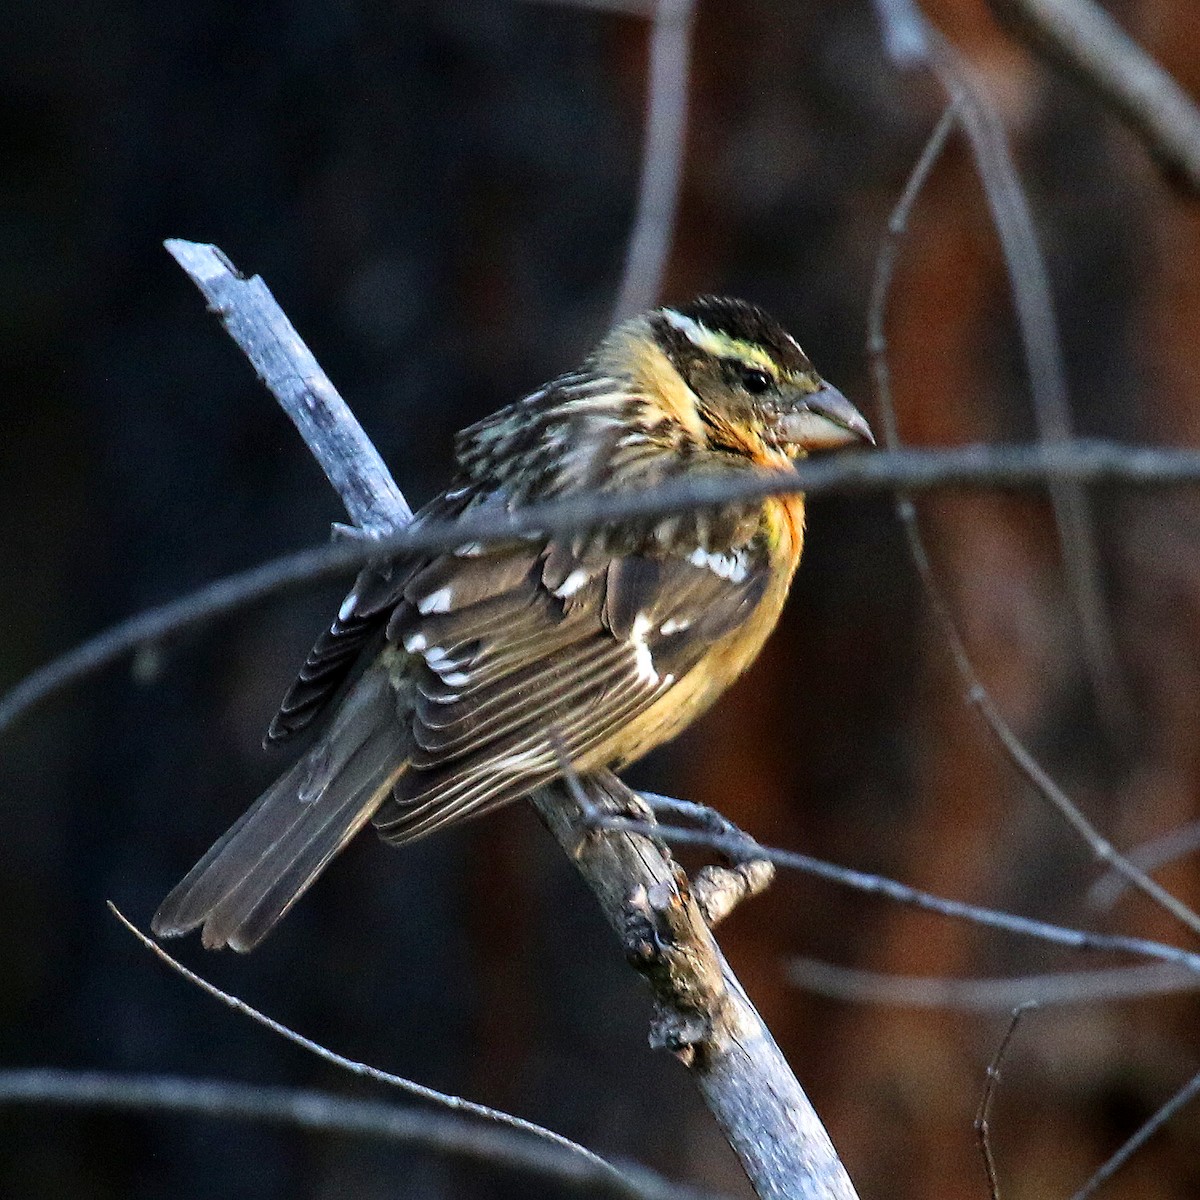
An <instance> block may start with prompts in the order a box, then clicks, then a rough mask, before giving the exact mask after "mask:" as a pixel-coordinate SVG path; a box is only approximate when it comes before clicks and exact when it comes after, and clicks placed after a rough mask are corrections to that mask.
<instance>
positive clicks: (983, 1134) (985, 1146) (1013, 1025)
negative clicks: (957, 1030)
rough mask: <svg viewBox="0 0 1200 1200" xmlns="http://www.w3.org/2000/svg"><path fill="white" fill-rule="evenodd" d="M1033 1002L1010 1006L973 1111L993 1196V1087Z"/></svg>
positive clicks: (996, 1185) (996, 1189)
mask: <svg viewBox="0 0 1200 1200" xmlns="http://www.w3.org/2000/svg"><path fill="white" fill-rule="evenodd" d="M1035 1008H1037V1005H1036V1004H1020V1005H1018V1006H1017V1007H1016V1008H1015V1009H1013V1014H1012V1020H1011V1021H1010V1022H1009V1023H1008V1029H1007V1030H1006V1031H1005V1034H1004V1037H1002V1038H1001V1039H1000V1045H999V1046H998V1047H997V1049H996V1054H995V1056H994V1057H993V1059H992V1061H991V1062H990V1063H988V1069H987V1079H986V1081H985V1082H984V1085H983V1095H981V1096H980V1097H979V1111H978V1112H977V1113H976V1114H975V1136H976V1137H977V1138H978V1139H979V1153H980V1154H981V1155H982V1156H983V1169H984V1171H985V1172H986V1174H987V1181H988V1192H989V1194H990V1195H991V1198H992V1200H1000V1181H999V1180H998V1179H997V1177H996V1159H995V1157H994V1156H993V1154H992V1136H991V1117H992V1101H993V1100H994V1099H995V1097H996V1088H997V1087H999V1085H1000V1068H1001V1066H1003V1064H1004V1059H1005V1056H1006V1055H1007V1054H1008V1048H1009V1046H1010V1045H1011V1044H1012V1040H1013V1035H1014V1034H1015V1033H1016V1032H1017V1026H1018V1025H1019V1024H1020V1023H1021V1019H1022V1017H1024V1016H1025V1014H1026V1013H1028V1012H1030V1011H1031V1010H1032V1009H1035Z"/></svg>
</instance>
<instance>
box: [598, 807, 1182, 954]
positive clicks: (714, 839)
mask: <svg viewBox="0 0 1200 1200" xmlns="http://www.w3.org/2000/svg"><path fill="white" fill-rule="evenodd" d="M594 824H595V826H596V828H598V829H609V830H623V831H625V832H627V833H640V834H643V835H644V836H646V837H653V838H657V839H659V840H661V841H664V842H668V843H671V844H672V845H680V846H710V847H712V848H713V849H714V850H721V851H724V852H725V853H727V854H731V855H733V856H734V857H735V858H736V859H741V860H743V861H749V860H754V859H765V860H767V861H769V862H773V863H774V864H775V865H776V866H777V867H783V868H785V869H787V870H791V871H803V872H804V873H805V874H806V875H814V876H816V877H817V878H818V879H824V880H827V881H828V882H830V883H836V884H838V885H839V886H840V887H850V888H854V889H856V890H857V891H860V892H867V893H869V894H871V895H873V896H882V897H884V898H885V899H887V900H892V901H895V902H896V903H897V904H906V905H908V906H910V907H911V908H919V909H923V910H924V911H926V912H932V913H937V914H938V915H939V916H942V917H949V918H950V919H951V920H955V921H968V922H970V923H972V924H975V925H983V926H986V927H988V928H991V929H1003V930H1005V931H1006V932H1008V933H1015V934H1018V935H1019V936H1021V937H1032V938H1037V939H1038V940H1040V941H1044V942H1051V943H1053V944H1054V945H1057V946H1067V947H1069V948H1070V949H1072V950H1091V951H1118V952H1120V953H1124V954H1133V955H1136V956H1137V957H1138V958H1152V959H1156V960H1158V961H1159V962H1169V963H1178V964H1179V965H1180V966H1184V967H1187V968H1188V970H1190V971H1196V972H1200V954H1195V953H1192V952H1191V951H1189V950H1181V949H1180V948H1179V947H1178V946H1169V945H1167V944H1166V943H1164V942H1155V941H1151V940H1149V939H1147V938H1134V937H1124V936H1122V935H1119V934H1110V933H1093V932H1091V931H1089V930H1083V929H1071V928H1069V927H1068V926H1064V925H1052V924H1050V923H1049V922H1047V921H1035V920H1031V919H1030V918H1028V917H1019V916H1017V915H1016V914H1015V913H1008V912H1001V911H999V910H997V909H994V908H983V907H981V906H980V905H977V904H966V903H964V902H963V901H961V900H948V899H946V898H945V897H944V896H937V895H934V894H933V893H932V892H925V891H921V890H920V889H919V888H914V887H909V886H908V885H907V884H905V883H900V882H898V881H897V880H895V879H888V878H887V877H886V876H883V875H872V874H870V873H869V872H866V871H855V870H852V869H850V868H849V867H839V866H836V865H835V864H833V863H828V862H824V861H823V860H821V859H819V858H813V857H812V856H811V855H808V854H801V853H799V852H798V851H795V850H779V849H776V848H775V847H773V846H763V845H761V844H760V843H758V842H756V841H754V839H753V838H751V837H750V836H749V835H748V834H746V833H743V832H741V831H740V830H739V831H738V832H737V833H735V834H727V833H714V832H713V831H712V830H708V829H687V828H684V827H683V826H680V825H658V824H653V823H651V822H649V821H637V820H630V819H629V818H626V817H621V816H615V815H614V816H603V815H600V816H597V817H596V818H595V820H594Z"/></svg>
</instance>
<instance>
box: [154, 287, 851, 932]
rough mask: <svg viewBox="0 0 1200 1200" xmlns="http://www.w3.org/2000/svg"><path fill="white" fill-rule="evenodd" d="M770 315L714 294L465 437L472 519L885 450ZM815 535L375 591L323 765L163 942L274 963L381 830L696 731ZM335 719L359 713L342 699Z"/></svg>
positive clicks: (265, 798)
mask: <svg viewBox="0 0 1200 1200" xmlns="http://www.w3.org/2000/svg"><path fill="white" fill-rule="evenodd" d="M872 441H873V439H872V437H871V432H870V429H869V428H868V426H867V423H866V421H865V420H864V419H863V417H862V416H861V415H860V414H859V412H858V411H857V410H856V409H855V408H854V407H853V405H851V403H850V402H849V401H848V400H847V399H846V398H845V397H844V396H843V395H842V394H841V393H840V392H839V391H837V389H836V388H833V387H831V386H830V385H829V384H827V383H826V382H825V381H824V380H823V379H822V378H821V377H820V376H819V375H818V374H817V372H816V371H815V370H814V369H813V366H812V364H811V363H810V362H809V360H808V358H807V357H806V356H805V354H804V352H803V351H802V350H801V349H800V346H799V345H798V344H797V342H796V341H795V339H794V338H792V337H791V336H790V335H789V334H788V333H787V332H786V331H785V330H784V329H783V328H782V327H781V326H780V325H779V324H778V323H777V322H776V321H775V320H773V319H772V318H771V317H769V316H767V314H766V313H764V312H763V311H762V310H761V309H758V308H755V307H753V306H752V305H749V304H745V303H743V302H741V301H738V300H725V299H717V298H713V297H705V298H701V299H699V300H696V301H693V302H692V303H690V304H685V305H681V306H679V307H675V308H660V309H656V310H655V311H653V312H650V313H646V314H644V315H642V316H639V317H636V318H634V319H633V320H631V321H628V322H627V323H625V324H623V325H620V326H619V327H618V328H616V329H615V330H614V331H613V332H612V333H610V334H609V335H608V337H607V338H605V340H604V341H603V342H601V344H600V345H599V346H598V347H597V348H596V349H595V350H594V351H593V352H592V354H591V355H590V356H589V357H588V358H587V360H586V361H585V362H584V364H583V366H582V367H581V368H580V369H579V370H577V371H572V372H570V373H569V374H566V375H563V376H561V377H560V378H558V379H556V380H554V381H553V382H552V383H548V384H547V385H546V386H545V387H542V388H539V389H538V390H537V391H536V392H534V393H532V394H531V395H529V396H527V397H525V399H523V400H521V401H519V402H518V403H516V404H513V405H511V406H510V407H508V408H505V409H503V410H501V411H500V412H498V413H496V414H495V415H494V416H491V417H488V418H487V419H486V420H484V421H481V422H480V423H479V424H477V425H473V426H471V427H470V428H469V429H466V430H464V431H463V432H462V433H461V434H460V435H459V437H458V439H457V443H456V459H457V476H456V478H455V479H454V481H453V483H452V485H451V487H450V488H449V490H447V491H446V492H444V493H442V495H440V496H438V497H437V498H436V499H435V500H433V501H432V502H431V503H430V504H429V505H428V506H427V507H426V508H425V509H423V510H422V512H421V513H419V514H418V515H417V517H416V518H415V519H416V520H418V521H421V520H430V521H432V520H438V521H442V520H449V519H453V518H455V517H458V516H461V515H462V514H463V513H466V512H478V511H480V510H485V511H486V510H487V509H488V508H489V507H495V508H498V509H511V508H514V507H517V506H521V505H527V504H532V503H536V502H538V501H543V500H550V499H554V498H558V497H562V496H566V495H570V494H581V493H589V492H628V491H643V490H646V489H649V488H653V487H655V486H656V485H658V484H662V483H666V482H667V481H668V480H673V479H679V478H683V479H689V478H697V479H699V478H710V479H711V478H713V477H722V476H730V475H744V474H745V473H746V472H750V471H760V470H763V469H768V470H779V469H784V470H790V469H791V467H790V464H791V462H792V460H793V459H795V458H797V457H799V456H804V455H806V454H808V453H809V452H810V451H813V450H826V449H834V448H837V447H843V446H849V445H853V444H856V443H864V442H872ZM803 536H804V500H803V497H802V496H800V495H798V494H793V495H785V496H775V497H770V498H768V499H765V500H756V501H753V502H749V503H746V502H739V503H733V504H726V505H723V506H721V507H719V508H701V509H698V510H696V511H691V512H688V513H685V514H682V515H676V516H670V517H665V518H654V519H649V518H647V519H642V520H633V521H626V522H622V523H619V524H617V525H613V526H608V527H604V528H600V529H596V530H591V531H587V532H581V533H579V534H578V535H575V536H562V537H554V538H549V539H546V538H536V539H522V540H516V541H512V540H510V541H508V542H505V543H501V544H495V545H492V544H489V545H484V544H481V543H478V542H469V543H467V544H464V545H462V546H459V547H458V548H457V549H456V550H454V551H453V552H451V553H443V554H414V555H411V556H406V557H402V558H399V559H396V560H394V561H391V562H388V563H383V564H373V565H371V566H369V567H367V568H366V569H365V570H363V572H362V573H361V574H360V575H359V577H358V579H357V581H356V582H355V585H354V588H353V590H352V591H351V592H350V595H349V596H347V597H346V600H345V603H344V604H343V605H342V607H341V609H340V611H339V612H338V614H337V617H336V618H335V620H334V622H333V624H332V626H331V627H330V628H329V630H328V631H327V632H326V633H324V634H322V635H321V637H320V638H318V640H317V643H316V645H315V646H314V647H313V649H312V651H311V652H310V654H309V656H308V660H307V661H306V662H305V664H304V666H303V668H302V669H301V671H300V675H299V678H298V679H297V680H296V682H295V683H294V684H293V685H292V687H291V690H290V691H289V692H288V693H287V695H286V696H285V698H284V700H283V704H282V706H281V708H280V710H279V713H278V715H277V716H276V717H275V719H274V721H272V723H271V727H270V731H269V732H268V734H267V741H268V742H279V741H283V740H286V739H287V738H289V737H291V736H293V735H294V734H296V733H298V732H299V731H300V730H301V729H303V728H304V727H305V726H307V725H308V724H309V723H310V722H312V721H313V720H314V719H316V718H317V717H318V716H324V715H325V714H326V712H327V711H329V710H331V711H329V715H328V720H327V725H326V727H325V729H324V731H323V732H322V733H321V735H320V737H319V739H318V740H317V742H316V744H315V745H314V746H313V748H312V749H310V750H309V751H308V752H307V753H305V754H304V755H303V756H302V757H301V758H300V760H299V761H298V762H297V763H296V764H295V766H293V767H292V768H291V770H289V771H288V772H286V773H285V774H284V775H283V777H282V778H280V779H279V780H278V781H277V782H276V783H275V784H273V785H272V786H271V787H270V788H268V789H267V791H266V792H265V793H264V794H263V795H262V796H261V797H260V798H259V799H258V801H257V802H256V803H255V804H254V805H253V806H252V807H251V808H250V809H249V811H248V812H246V814H245V815H244V816H243V817H242V818H241V820H239V821H238V822H237V824H236V825H234V826H233V828H232V829H230V830H229V832H228V833H226V834H225V836H224V837H223V838H221V840H220V841H219V842H217V844H216V845H215V846H213V848H212V849H211V850H210V851H209V852H208V853H207V854H206V855H205V856H204V858H202V859H201V860H200V862H199V863H197V864H196V866H195V867H194V868H193V869H192V870H191V872H190V873H189V874H188V875H187V877H186V878H185V879H184V880H183V881H182V882H181V883H180V884H179V885H178V886H177V887H176V888H175V889H174V890H173V891H172V892H171V893H170V895H169V896H167V898H166V900H164V901H163V903H162V906H161V907H160V908H159V910H158V913H157V914H156V915H155V918H154V923H153V927H154V930H155V932H156V933H158V934H160V935H164V936H172V935H175V934H182V933H186V932H187V931H188V930H191V929H194V928H196V927H197V926H202V927H203V940H204V944H205V945H206V946H208V947H219V946H231V947H233V949H235V950H249V949H251V948H253V947H254V946H255V945H256V944H257V943H258V942H259V941H260V940H261V939H262V938H263V937H264V936H265V935H266V934H267V932H268V931H269V930H270V929H271V928H272V927H273V926H274V925H275V924H276V922H277V921H278V920H279V919H280V918H281V917H282V916H283V914H284V913H285V912H287V910H288V909H289V908H290V907H291V906H292V904H294V903H295V901H296V900H297V899H298V898H299V897H300V895H301V894H302V893H303V892H304V891H305V890H306V889H307V888H308V886H309V885H310V884H311V883H312V882H313V880H314V879H316V877H317V876H318V875H319V874H320V873H321V871H322V870H323V869H324V868H325V867H326V866H327V865H328V864H329V862H330V860H331V859H332V858H333V857H334V855H336V854H337V853H338V851H339V850H341V849H342V847H343V846H344V845H345V844H346V843H347V842H348V841H349V840H350V838H351V837H353V836H354V834H356V833H357V832H358V831H359V830H360V829H361V828H362V827H363V826H364V825H366V824H367V822H373V823H374V825H375V827H376V829H377V830H378V831H379V833H380V834H381V836H382V837H383V838H384V840H385V841H388V842H391V843H392V844H394V845H402V844H403V843H405V842H410V841H413V840H414V839H416V838H419V837H424V836H425V835H426V834H428V833H432V832H434V831H435V830H437V829H441V828H442V827H444V826H447V825H451V824H454V823H457V822H459V821H464V820H467V819H469V818H472V817H477V816H480V815H481V814H482V813H485V812H489V811H491V810H492V809H494V808H498V807H499V806H500V805H502V804H507V803H508V802H509V801H512V800H515V799H517V798H519V797H521V796H525V795H528V794H529V793H530V792H532V791H533V790H534V789H536V788H538V787H540V786H542V785H543V784H546V783H549V782H551V781H552V780H554V779H555V778H557V777H558V776H559V775H560V773H561V770H562V764H563V762H564V758H565V760H566V761H569V762H570V763H571V765H572V767H573V768H574V769H575V770H576V771H578V772H579V773H581V774H586V773H587V772H588V771H589V770H595V769H598V768H600V767H603V766H608V767H620V766H622V765H624V764H626V763H629V762H632V761H633V760H634V759H636V758H639V757H640V756H641V755H643V754H645V753H646V752H647V751H649V750H651V749H652V748H653V747H655V746H657V745H659V744H660V743H662V742H664V741H666V740H667V739H668V738H670V737H672V736H674V735H675V734H676V733H678V732H679V731H680V730H681V729H683V728H684V727H685V726H686V725H688V724H689V723H690V722H691V721H692V720H694V719H695V718H696V717H697V716H698V715H699V714H700V713H702V712H704V710H705V709H707V708H708V707H709V705H711V704H712V702H713V701H714V700H715V699H716V698H717V696H719V695H720V694H721V692H723V691H724V690H725V688H726V687H728V686H729V684H730V683H732V682H733V680H734V679H736V678H737V677H738V675H740V674H741V673H742V671H744V670H745V668H746V667H747V666H748V665H749V664H750V663H751V662H752V661H753V660H754V658H755V656H756V655H757V654H758V652H759V649H760V648H761V647H762V644H763V642H764V641H765V640H766V638H767V635H768V634H769V633H770V632H771V630H772V629H773V628H774V625H775V622H776V619H777V618H778V616H779V612H780V609H781V608H782V606H783V602H784V598H785V597H786V595H787V590H788V586H789V584H790V583H791V579H792V575H793V573H794V572H795V570H796V565H797V563H798V562H799V559H800V551H801V547H802V544H803ZM335 701H336V703H335Z"/></svg>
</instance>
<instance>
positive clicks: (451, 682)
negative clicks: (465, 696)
mask: <svg viewBox="0 0 1200 1200" xmlns="http://www.w3.org/2000/svg"><path fill="white" fill-rule="evenodd" d="M438 678H439V679H440V680H441V681H442V682H443V683H444V684H445V685H446V686H447V687H462V685H463V684H464V683H470V682H471V677H470V675H468V674H467V673H466V672H465V671H447V672H446V673H445V674H444V675H443V674H442V673H441V672H440V671H439V672H438Z"/></svg>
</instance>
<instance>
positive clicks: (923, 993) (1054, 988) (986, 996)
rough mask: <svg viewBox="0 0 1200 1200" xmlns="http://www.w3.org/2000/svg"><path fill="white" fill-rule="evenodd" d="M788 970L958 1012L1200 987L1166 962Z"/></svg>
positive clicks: (797, 964)
mask: <svg viewBox="0 0 1200 1200" xmlns="http://www.w3.org/2000/svg"><path fill="white" fill-rule="evenodd" d="M785 970H786V972H787V977H788V982H789V983H791V984H792V985H793V986H795V987H798V988H802V989H803V990H804V991H807V992H815V993H816V994H817V995H819V996H828V997H830V998H831V999H835V1000H845V1001H848V1002H850V1003H852V1004H889V1005H896V1006H897V1007H901V1008H934V1009H951V1010H956V1011H959V1012H997V1011H999V1012H1011V1011H1012V1010H1013V1009H1014V1008H1016V1007H1017V1005H1019V1004H1025V1003H1027V1002H1031V1001H1032V1002H1034V1003H1036V1004H1039V1005H1043V1006H1045V1005H1051V1004H1054V1005H1068V1004H1108V1003H1111V1002H1112V1001H1114V1000H1140V999H1142V998H1143V997H1146V996H1161V995H1167V994H1170V993H1173V992H1194V991H1196V990H1197V989H1198V988H1200V973H1197V972H1196V971H1189V970H1187V969H1186V968H1182V967H1177V966H1173V965H1170V964H1166V963H1154V964H1151V965H1149V966H1138V967H1114V968H1111V969H1109V970H1101V971H1057V972H1054V973H1053V974H1047V975H1025V976H1018V977H1014V978H1011V979H947V978H944V977H940V976H938V977H928V976H918V975H886V974H882V973H880V972H878V971H864V970H861V969H860V968H857V967H843V966H838V965H837V964H836V963H830V962H823V961H821V960H819V959H815V958H804V957H791V958H789V959H788V960H787V962H786V964H785Z"/></svg>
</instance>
